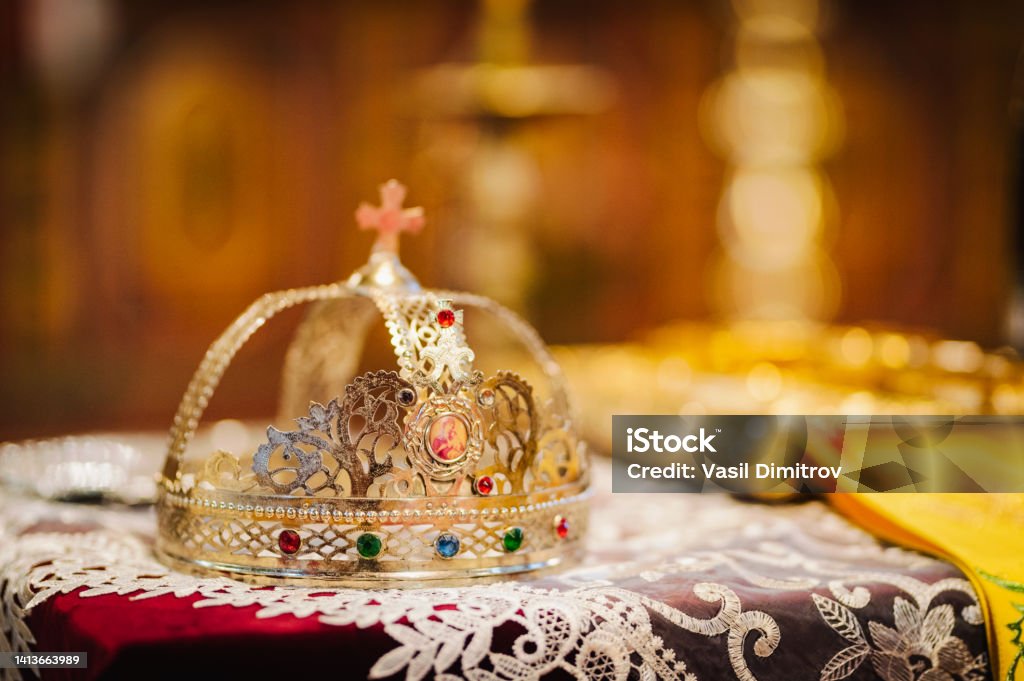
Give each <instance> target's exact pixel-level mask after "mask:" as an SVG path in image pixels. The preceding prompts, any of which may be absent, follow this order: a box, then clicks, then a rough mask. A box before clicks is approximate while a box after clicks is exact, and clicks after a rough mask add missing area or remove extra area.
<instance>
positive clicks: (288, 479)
mask: <svg viewBox="0 0 1024 681" xmlns="http://www.w3.org/2000/svg"><path fill="white" fill-rule="evenodd" d="M410 387H411V386H410V385H409V384H408V383H407V382H406V381H403V380H402V379H401V378H399V377H398V374H396V373H395V372H393V371H378V372H376V373H370V374H364V375H363V376H360V377H358V378H357V379H355V380H354V381H353V382H352V383H351V384H350V385H349V386H348V388H347V389H346V391H345V399H344V400H343V401H342V403H341V404H340V405H339V404H338V401H337V400H336V399H335V400H331V401H330V402H329V403H328V404H327V406H324V405H321V404H318V403H316V402H314V403H312V404H311V405H310V407H309V415H308V416H303V417H300V418H298V419H296V423H298V425H299V429H298V430H293V431H280V430H278V429H277V428H274V427H273V426H271V427H270V428H268V429H267V442H266V443H264V444H262V445H260V447H259V449H257V450H256V454H255V455H254V456H253V463H252V468H253V472H254V473H255V474H256V479H257V480H258V481H259V483H260V485H262V486H263V487H266V488H269V489H271V490H273V491H274V492H277V493H278V494H292V493H293V492H295V491H297V490H301V491H303V492H304V493H305V494H306V495H308V496H317V495H319V494H320V493H322V492H324V491H330V492H333V493H335V494H338V493H343V494H344V495H346V496H357V497H358V496H366V495H367V493H368V491H369V489H370V486H371V485H372V484H373V483H374V481H375V480H376V479H377V478H378V477H380V476H382V475H384V474H386V473H388V472H389V471H390V470H391V468H392V466H393V461H392V456H391V450H393V449H394V448H395V447H396V446H398V445H399V444H400V442H401V440H402V429H401V426H400V423H399V420H400V418H401V416H402V415H403V414H404V412H405V409H404V407H402V406H401V405H400V404H399V403H398V400H397V397H396V394H397V393H398V391H399V390H402V389H404V388H410ZM382 449H383V456H382V458H381V450H382ZM327 456H329V457H330V459H328V458H327Z"/></svg>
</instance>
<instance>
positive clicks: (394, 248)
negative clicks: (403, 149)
mask: <svg viewBox="0 0 1024 681" xmlns="http://www.w3.org/2000/svg"><path fill="white" fill-rule="evenodd" d="M404 201H405V185H403V184H402V183H401V182H399V181H398V180H388V181H387V182H385V183H384V184H382V185H381V186H380V206H371V205H370V204H368V203H365V202H364V203H362V204H360V206H359V208H358V209H357V210H356V222H358V223H359V228H360V229H375V230H377V241H376V243H375V244H374V246H373V248H374V250H375V251H377V250H384V251H390V252H392V253H398V235H399V234H401V233H402V232H410V233H412V234H415V233H417V232H419V231H420V230H421V229H422V228H423V224H424V223H425V222H426V219H425V218H424V217H423V208H421V207H418V206H417V207H416V208H402V203H403V202H404Z"/></svg>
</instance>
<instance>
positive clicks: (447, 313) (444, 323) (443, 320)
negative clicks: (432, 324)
mask: <svg viewBox="0 0 1024 681" xmlns="http://www.w3.org/2000/svg"><path fill="white" fill-rule="evenodd" d="M437 323H438V324H439V325H440V326H441V328H442V329H447V328H448V327H449V326H451V325H452V324H454V323H455V312H453V311H452V310H448V309H444V310H441V311H440V312H438V313H437Z"/></svg>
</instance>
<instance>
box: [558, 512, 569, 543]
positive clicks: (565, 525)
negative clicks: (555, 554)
mask: <svg viewBox="0 0 1024 681" xmlns="http://www.w3.org/2000/svg"><path fill="white" fill-rule="evenodd" d="M555 534H557V535H558V537H559V538H560V539H565V538H566V537H568V536H569V521H568V520H567V519H565V518H563V517H562V516H558V517H557V518H556V519H555Z"/></svg>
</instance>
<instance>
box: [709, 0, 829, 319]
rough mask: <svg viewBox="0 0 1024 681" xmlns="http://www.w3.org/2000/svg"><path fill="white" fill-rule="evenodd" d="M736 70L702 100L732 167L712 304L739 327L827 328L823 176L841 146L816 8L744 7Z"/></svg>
mask: <svg viewBox="0 0 1024 681" xmlns="http://www.w3.org/2000/svg"><path fill="white" fill-rule="evenodd" d="M734 4H735V10H736V14H737V18H738V26H737V32H736V38H735V46H734V57H735V68H734V69H733V70H732V71H730V72H729V73H727V74H725V75H724V76H723V77H722V78H721V79H720V80H718V81H717V82H716V83H714V84H713V85H712V86H711V87H710V88H709V89H708V92H707V93H706V95H705V101H704V107H703V108H704V122H705V126H704V129H705V137H706V139H707V140H708V142H709V143H710V144H711V146H712V147H713V148H715V149H716V150H717V151H718V152H719V154H720V155H721V156H722V157H723V158H725V159H726V160H727V161H728V163H729V164H730V166H731V167H730V169H729V171H728V172H727V176H726V180H725V187H724V188H723V192H722V198H721V203H720V206H719V211H718V230H719V236H720V239H721V247H722V251H721V252H720V253H719V254H718V256H717V261H716V262H715V264H714V268H715V282H714V290H713V296H714V302H715V304H716V306H717V307H718V308H719V309H720V310H722V311H723V312H725V313H726V314H728V315H730V316H733V317H736V318H740V319H810V320H825V319H829V318H830V317H831V316H832V315H833V314H834V312H835V309H836V307H837V305H838V302H839V294H840V282H839V276H838V274H837V272H836V269H835V265H834V264H833V263H832V260H831V258H830V257H829V254H828V252H827V241H828V239H827V231H828V229H829V228H830V226H831V223H832V222H833V221H834V213H835V207H834V198H833V196H832V191H831V187H830V185H829V182H828V178H827V177H826V176H825V174H824V172H822V170H821V169H820V168H819V167H818V164H819V161H820V160H821V159H823V158H825V157H827V156H828V155H829V154H831V153H832V152H833V151H834V150H835V148H836V147H837V145H838V144H839V141H840V139H841V137H842V107H841V105H840V102H839V98H838V96H837V95H836V93H835V92H834V90H833V89H832V88H831V87H830V86H829V84H828V82H827V81H826V79H825V70H824V59H823V57H822V51H821V46H820V44H819V43H818V40H817V36H816V30H817V26H818V23H819V17H818V14H819V7H818V2H817V0H802V1H799V2H788V1H787V2H780V1H779V0H737V1H736V2H735V3H734Z"/></svg>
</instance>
